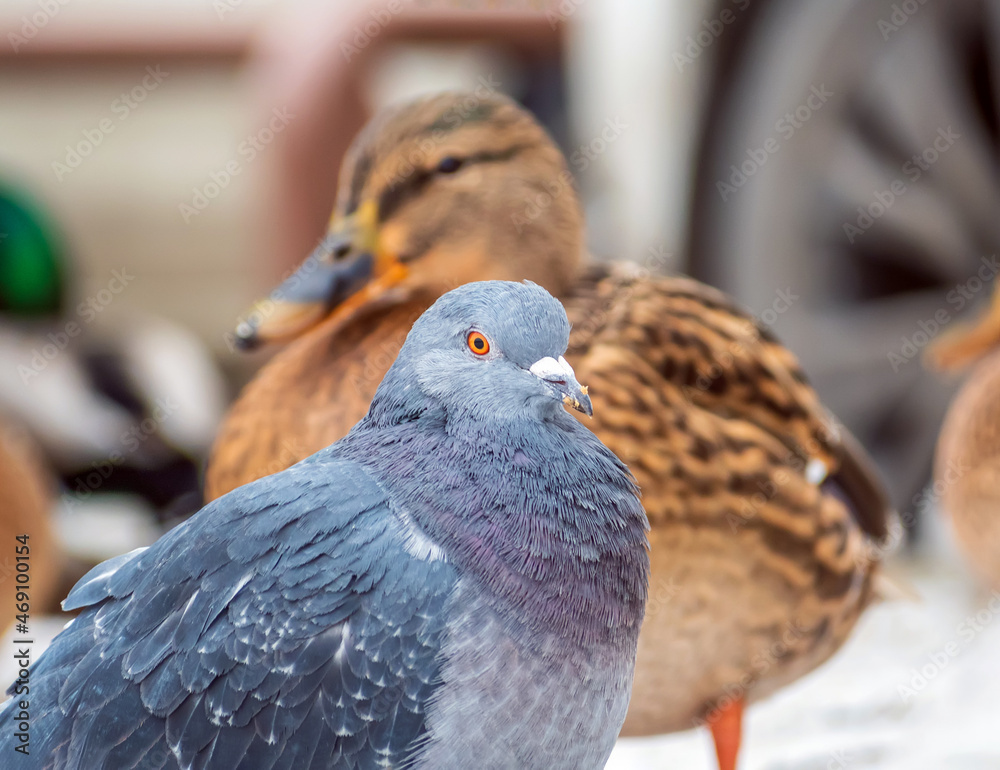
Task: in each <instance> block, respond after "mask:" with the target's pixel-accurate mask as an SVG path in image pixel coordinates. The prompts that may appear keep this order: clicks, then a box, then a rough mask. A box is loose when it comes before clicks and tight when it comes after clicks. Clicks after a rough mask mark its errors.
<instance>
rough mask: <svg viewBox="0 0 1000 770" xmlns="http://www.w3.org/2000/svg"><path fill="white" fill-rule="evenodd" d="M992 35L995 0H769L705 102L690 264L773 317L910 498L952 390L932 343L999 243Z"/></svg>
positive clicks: (997, 20) (996, 60) (725, 59)
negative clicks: (929, 356)
mask: <svg viewBox="0 0 1000 770" xmlns="http://www.w3.org/2000/svg"><path fill="white" fill-rule="evenodd" d="M998 36H1000V2H984V1H982V0H950V1H949V2H935V0H926V2H923V3H921V2H919V0H876V1H872V0H867V1H866V0H824V2H822V3H819V2H804V1H802V0H773V1H772V2H767V3H757V4H755V6H754V7H753V8H751V9H749V10H748V11H747V12H746V13H745V14H744V15H743V16H742V17H741V19H740V25H739V27H738V28H736V29H733V30H732V37H731V38H730V39H729V40H728V45H729V47H728V49H727V50H726V51H725V52H724V53H723V55H722V56H720V58H719V61H718V66H717V69H716V73H715V75H714V79H715V86H714V88H713V92H712V93H713V95H712V97H711V100H710V105H709V108H708V110H707V112H706V118H705V125H704V132H703V139H702V146H701V148H700V155H699V161H698V163H699V166H698V175H697V182H696V190H695V197H694V206H693V219H692V222H693V224H692V231H691V238H690V245H691V255H692V271H693V272H694V273H695V275H696V276H697V277H699V278H702V279H703V280H705V281H707V282H709V283H713V284H715V285H717V286H720V287H721V288H723V289H725V290H727V291H729V292H730V293H732V294H734V295H735V296H737V297H738V298H739V299H740V300H742V301H743V302H744V303H745V304H747V305H748V306H749V307H750V308H752V309H753V310H755V311H756V312H758V313H761V314H762V315H765V320H768V321H770V320H774V324H773V326H774V328H775V330H776V331H777V333H778V334H779V335H780V336H781V337H782V339H783V340H784V341H785V342H786V343H787V344H788V345H789V346H790V347H791V348H792V349H793V350H794V351H795V352H796V353H797V354H798V355H799V356H800V358H801V359H802V362H803V364H804V365H805V367H806V370H807V372H809V374H810V376H811V378H812V379H813V382H814V383H815V385H816V386H817V389H818V390H819V392H820V395H821V396H822V398H823V399H824V400H825V402H826V403H827V404H829V405H830V407H831V408H832V409H833V411H834V412H835V413H836V414H837V415H838V416H839V417H840V418H841V419H842V420H843V421H844V422H845V424H846V425H847V426H848V427H849V428H850V429H851V430H852V431H853V432H855V433H856V434H857V435H858V437H859V438H860V439H861V440H862V441H863V442H864V443H865V444H866V445H867V446H868V447H869V448H870V449H871V450H872V451H873V453H874V454H875V456H876V458H877V459H878V460H879V462H880V464H881V465H882V468H883V470H884V472H885V474H886V476H887V478H888V480H889V482H890V484H891V486H892V488H893V494H894V499H895V502H896V504H897V505H898V506H899V507H900V510H903V511H906V510H910V509H912V508H913V505H914V499H915V496H916V495H917V493H918V491H919V489H920V487H921V485H922V484H923V482H924V481H925V480H926V476H927V471H928V469H929V463H930V458H931V454H932V451H933V445H934V439H935V437H936V435H937V430H938V427H939V424H940V420H941V416H942V414H943V410H944V407H945V404H946V402H947V398H948V394H949V393H950V391H951V386H950V385H948V384H945V383H943V382H942V380H941V378H940V377H938V376H936V375H933V374H928V373H926V372H925V371H923V369H922V367H921V364H920V361H919V357H920V353H921V351H922V349H923V347H924V345H925V344H926V343H927V341H928V340H929V339H931V338H933V336H935V334H936V333H937V332H938V331H939V329H940V328H941V327H943V326H946V325H947V324H948V323H949V322H950V321H951V320H952V319H954V318H957V317H959V316H960V315H963V314H966V313H968V310H969V308H971V307H973V306H974V305H975V304H976V303H977V302H982V301H985V300H986V299H987V298H988V295H989V291H990V288H991V279H992V274H993V273H994V272H995V271H996V267H995V262H994V260H993V257H994V255H1000V173H998V153H997V150H998V123H1000V47H998V45H997V42H998ZM734 166H735V169H734ZM781 292H785V293H786V295H787V294H788V293H790V294H792V295H793V301H791V302H785V301H782V300H781V296H780V293H781ZM786 305H787V309H785V307H786ZM768 309H770V310H771V311H772V312H770V313H765V311H767V310H768ZM782 311H784V312H782Z"/></svg>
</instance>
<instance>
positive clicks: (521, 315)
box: [370, 281, 592, 420]
mask: <svg viewBox="0 0 1000 770" xmlns="http://www.w3.org/2000/svg"><path fill="white" fill-rule="evenodd" d="M568 341H569V321H568V320H567V318H566V311H565V310H564V309H563V306H562V305H561V304H560V303H559V301H558V300H556V299H555V298H554V297H553V296H552V295H551V294H549V293H548V292H547V291H545V289H543V288H541V287H540V286H537V285H536V284H533V283H530V282H524V283H512V282H508V281H482V282H479V283H470V284H466V285H465V286H462V287H460V288H458V289H454V290H453V291H450V292H448V293H447V294H444V295H443V296H442V297H441V298H440V299H438V300H437V302H435V303H434V305H432V306H431V307H430V308H429V309H428V310H427V311H426V312H425V313H424V314H423V315H422V316H421V317H420V318H419V319H418V320H417V322H416V323H415V324H414V326H413V328H412V329H411V330H410V333H409V335H407V338H406V342H405V343H404V345H403V348H402V350H401V351H400V353H399V357H398V358H397V359H396V362H395V363H394V364H393V366H392V368H391V369H390V370H389V373H388V374H387V375H386V377H385V379H384V380H383V382H382V385H381V386H380V387H379V390H378V393H376V396H375V399H374V401H373V403H372V411H371V413H370V414H371V415H372V416H375V415H376V413H378V412H383V413H384V412H385V410H386V409H387V408H391V409H392V410H393V411H395V412H396V413H397V414H400V413H402V414H414V413H417V412H420V411H423V410H425V409H426V408H427V407H428V406H429V404H435V405H436V406H438V407H440V408H442V409H443V410H444V411H445V412H447V413H448V415H449V417H454V416H458V415H461V416H464V417H471V418H473V419H483V420H486V419H494V420H508V419H513V418H516V417H519V416H523V415H524V414H525V413H528V414H533V415H535V416H538V417H539V418H542V419H544V418H545V417H546V416H548V415H549V414H551V413H552V412H553V411H556V410H558V411H560V412H561V411H562V407H563V405H564V404H565V405H567V406H570V407H572V408H574V409H577V410H579V411H581V412H584V413H585V414H588V415H589V414H592V408H591V403H590V398H589V397H588V395H587V389H586V388H585V387H583V386H581V385H580V383H579V382H577V379H576V375H575V374H574V372H573V368H572V367H571V366H570V365H569V363H568V362H567V361H566V359H565V358H563V353H564V352H565V351H566V346H567V344H568Z"/></svg>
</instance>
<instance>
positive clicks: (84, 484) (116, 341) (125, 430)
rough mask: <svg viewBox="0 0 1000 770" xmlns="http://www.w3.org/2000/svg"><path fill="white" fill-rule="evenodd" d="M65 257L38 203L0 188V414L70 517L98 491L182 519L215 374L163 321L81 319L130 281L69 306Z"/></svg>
mask: <svg viewBox="0 0 1000 770" xmlns="http://www.w3.org/2000/svg"><path fill="white" fill-rule="evenodd" d="M67 253H68V252H67V249H66V247H65V246H64V245H63V243H62V240H61V239H60V237H59V236H58V235H57V232H56V228H55V227H54V226H53V225H52V224H51V222H50V219H49V217H48V216H47V215H46V214H45V213H44V212H43V211H42V210H41V208H40V207H38V206H37V205H35V204H34V203H32V202H31V201H30V200H28V198H27V197H26V196H25V195H23V194H22V193H20V192H19V191H15V190H13V189H10V188H0V414H2V415H5V416H6V418H7V420H8V421H9V422H11V423H13V424H14V425H17V426H19V427H20V428H22V429H24V430H25V431H26V432H27V433H28V434H29V435H30V436H31V437H32V439H33V440H34V441H35V442H37V444H38V445H39V447H40V449H41V453H42V455H43V456H44V458H45V460H46V462H47V463H48V464H49V465H50V466H51V467H52V468H53V470H54V472H55V475H56V476H57V477H58V478H59V479H60V480H61V482H62V485H63V489H64V491H65V493H66V494H65V498H64V500H65V502H66V503H68V504H69V505H68V510H69V511H70V512H72V511H73V509H74V507H76V506H77V504H86V503H88V502H89V501H91V500H92V498H93V496H94V495H105V494H109V493H111V494H120V493H128V494H129V495H130V496H131V497H132V499H135V500H136V501H137V502H138V503H139V506H140V509H142V510H152V511H154V512H155V513H156V514H157V515H158V516H160V517H161V518H162V519H164V520H167V519H171V518H173V517H175V516H180V515H184V514H186V513H190V512H193V511H194V510H197V508H198V507H199V506H198V503H199V501H200V497H201V495H200V488H199V468H200V466H201V462H202V458H203V457H204V456H205V454H206V452H207V449H208V447H209V445H210V442H211V438H212V436H213V435H214V429H215V426H216V424H217V422H218V420H219V418H220V416H221V414H222V411H223V404H224V403H225V388H224V384H223V381H222V378H221V375H220V374H219V372H218V370H217V367H216V365H215V363H214V361H213V360H212V359H211V358H210V357H209V355H208V354H207V352H206V351H205V349H204V347H203V346H202V344H201V342H200V341H198V340H197V339H196V338H195V337H194V336H193V335H192V334H190V333H189V332H187V331H186V330H184V329H182V328H180V327H179V326H177V325H176V324H174V323H172V322H168V321H166V320H165V319H161V318H152V317H148V316H141V317H140V316H135V315H132V316H128V321H127V322H123V320H122V319H123V318H124V317H125V316H126V314H125V312H124V311H121V312H119V311H117V310H116V312H115V313H114V314H112V315H113V317H114V318H115V319H116V320H115V321H114V323H113V328H110V329H108V328H105V325H102V324H101V323H91V322H92V321H95V320H96V318H97V316H98V315H99V314H98V313H97V312H96V310H94V303H95V302H96V303H104V302H105V296H104V295H105V294H107V295H108V296H117V294H118V293H120V292H121V291H124V290H127V285H128V283H129V281H130V274H129V273H128V270H127V269H126V270H124V271H118V274H117V275H113V276H112V278H111V281H112V282H115V283H113V284H109V285H108V287H107V291H105V290H104V289H102V290H101V291H99V292H97V293H96V294H95V295H94V296H92V297H87V298H84V299H83V300H82V301H80V302H79V303H78V304H74V305H71V304H70V301H69V296H70V295H71V294H72V292H71V290H70V287H69V281H70V270H69V268H68V262H69V260H68V258H67ZM100 315H101V316H103V318H108V317H109V315H108V314H105V313H101V314H100ZM102 320H103V319H102ZM98 327H100V328H98ZM108 541H109V542H113V541H112V540H111V538H110V537H109V538H108ZM136 545H141V543H137V544H136ZM132 547H135V546H132ZM109 555H114V554H112V553H107V554H101V553H98V554H95V555H94V558H103V557H105V556H109Z"/></svg>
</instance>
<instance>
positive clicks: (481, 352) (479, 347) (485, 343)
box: [466, 332, 490, 356]
mask: <svg viewBox="0 0 1000 770" xmlns="http://www.w3.org/2000/svg"><path fill="white" fill-rule="evenodd" d="M466 342H468V344H469V350H471V351H472V352H473V353H475V354H476V355H477V356H485V355H486V354H487V353H489V352H490V341H489V340H488V339H486V337H485V336H483V335H482V334H480V333H479V332H469V337H468V339H467V340H466Z"/></svg>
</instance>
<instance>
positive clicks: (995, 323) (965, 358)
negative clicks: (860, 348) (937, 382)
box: [928, 290, 1000, 589]
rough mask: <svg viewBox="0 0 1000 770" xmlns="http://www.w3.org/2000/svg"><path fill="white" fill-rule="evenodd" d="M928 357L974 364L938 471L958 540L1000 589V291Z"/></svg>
mask: <svg viewBox="0 0 1000 770" xmlns="http://www.w3.org/2000/svg"><path fill="white" fill-rule="evenodd" d="M928 359H929V362H930V363H931V365H932V366H934V367H935V368H938V369H946V370H959V369H961V368H963V367H965V366H968V365H971V364H975V366H974V368H973V369H972V371H971V373H970V374H969V376H968V379H967V380H966V381H965V383H964V384H963V385H962V388H961V389H960V390H959V392H958V395H956V396H955V399H954V400H953V401H952V403H951V406H950V407H948V413H947V415H945V419H944V423H943V425H942V427H941V435H940V436H939V438H938V445H937V453H936V457H935V461H934V471H935V473H934V475H935V481H936V483H937V486H938V488H939V489H940V491H941V497H940V499H941V507H942V509H943V511H944V513H945V514H946V515H947V517H948V519H949V520H950V522H951V526H952V529H953V531H954V532H955V538H956V540H957V541H958V544H959V547H960V548H961V549H962V552H963V553H964V554H965V555H966V557H967V558H968V560H969V563H970V564H971V566H972V568H973V570H974V571H975V572H976V573H977V574H978V575H979V576H980V577H981V578H982V579H983V580H984V581H985V582H986V583H987V584H989V585H990V586H991V587H992V588H994V589H1000V291H998V290H994V295H993V301H992V304H991V306H990V308H989V310H988V311H987V312H986V314H985V315H984V316H983V317H982V318H981V319H980V320H979V321H978V322H977V323H976V324H974V325H972V326H971V327H962V328H958V329H955V330H954V331H952V332H951V333H949V334H947V335H944V336H942V337H941V338H940V340H938V341H937V344H935V345H934V346H932V347H931V348H930V350H929V351H928Z"/></svg>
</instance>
